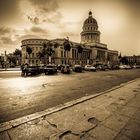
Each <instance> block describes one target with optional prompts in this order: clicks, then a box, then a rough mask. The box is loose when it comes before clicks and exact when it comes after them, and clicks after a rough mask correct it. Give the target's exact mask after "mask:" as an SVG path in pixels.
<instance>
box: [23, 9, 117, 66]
mask: <svg viewBox="0 0 140 140" xmlns="http://www.w3.org/2000/svg"><path fill="white" fill-rule="evenodd" d="M65 41H66V39H54V40H47V39H26V40H22V42H21V43H22V45H21V47H22V63H29V64H33V65H36V64H40V63H42V61H41V60H40V58H39V56H38V53H39V52H40V51H41V50H42V49H43V44H44V43H48V42H51V43H52V44H54V43H57V44H58V46H57V47H55V48H54V52H55V53H54V54H53V56H52V63H55V64H65V63H68V64H71V65H73V64H79V63H80V62H81V63H82V64H83V65H85V64H87V63H90V64H95V63H102V64H116V63H118V51H114V50H108V48H107V44H104V43H101V42H100V31H99V30H98V23H97V21H96V19H94V18H93V17H92V12H91V11H90V12H89V16H88V18H87V19H86V20H85V21H84V24H83V31H82V32H81V42H80V43H76V42H72V41H70V40H69V42H70V44H71V49H70V51H65V49H64V42H65ZM27 46H28V47H30V48H31V49H32V53H31V54H30V55H29V54H27V52H26V48H27ZM79 46H82V48H83V51H82V53H78V47H79ZM45 59H46V60H47V61H46V63H48V61H49V60H48V57H46V58H45Z"/></svg>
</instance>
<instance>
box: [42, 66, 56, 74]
mask: <svg viewBox="0 0 140 140" xmlns="http://www.w3.org/2000/svg"><path fill="white" fill-rule="evenodd" d="M44 73H45V74H46V75H47V74H54V73H57V66H56V65H53V64H49V65H46V66H45V67H44Z"/></svg>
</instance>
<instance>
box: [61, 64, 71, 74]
mask: <svg viewBox="0 0 140 140" xmlns="http://www.w3.org/2000/svg"><path fill="white" fill-rule="evenodd" d="M61 73H67V74H69V73H70V66H69V65H62V67H61Z"/></svg>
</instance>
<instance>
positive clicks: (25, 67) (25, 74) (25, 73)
mask: <svg viewBox="0 0 140 140" xmlns="http://www.w3.org/2000/svg"><path fill="white" fill-rule="evenodd" d="M27 68H28V64H27V63H26V64H25V65H24V76H25V77H26V76H27V74H28V73H27Z"/></svg>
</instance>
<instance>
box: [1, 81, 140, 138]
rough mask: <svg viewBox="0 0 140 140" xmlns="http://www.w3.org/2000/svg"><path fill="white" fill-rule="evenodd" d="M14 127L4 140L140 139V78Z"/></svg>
mask: <svg viewBox="0 0 140 140" xmlns="http://www.w3.org/2000/svg"><path fill="white" fill-rule="evenodd" d="M11 125H12V126H13V127H12V128H10V129H7V130H5V131H1V133H0V140H140V79H137V80H136V81H133V82H131V83H128V84H126V85H124V86H122V87H120V88H118V89H115V90H112V91H110V92H107V93H104V94H102V95H100V96H97V97H95V98H92V99H89V100H86V101H83V102H81V103H79V104H76V105H72V106H71V107H67V108H66V109H62V110H59V111H56V112H54V113H50V114H48V115H44V116H42V117H39V118H38V119H34V120H32V121H28V122H26V123H23V124H19V125H13V124H11ZM1 127H2V126H1Z"/></svg>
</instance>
